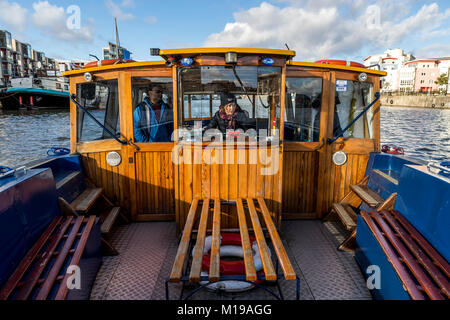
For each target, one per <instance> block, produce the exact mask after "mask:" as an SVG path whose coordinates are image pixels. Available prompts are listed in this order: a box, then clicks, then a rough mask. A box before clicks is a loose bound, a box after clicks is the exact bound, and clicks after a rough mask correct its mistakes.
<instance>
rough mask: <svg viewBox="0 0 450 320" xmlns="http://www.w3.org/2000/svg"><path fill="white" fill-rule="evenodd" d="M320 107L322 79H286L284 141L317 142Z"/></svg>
mask: <svg viewBox="0 0 450 320" xmlns="http://www.w3.org/2000/svg"><path fill="white" fill-rule="evenodd" d="M321 106H322V78H286V109H285V120H284V139H285V140H286V141H298V142H317V141H319V133H320V132H319V131H320V111H321Z"/></svg>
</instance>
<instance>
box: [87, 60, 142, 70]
mask: <svg viewBox="0 0 450 320" xmlns="http://www.w3.org/2000/svg"><path fill="white" fill-rule="evenodd" d="M128 62H135V61H134V60H131V59H105V60H99V61H92V62H89V63H87V64H85V65H84V67H85V68H91V67H101V66H108V65H111V64H118V63H128Z"/></svg>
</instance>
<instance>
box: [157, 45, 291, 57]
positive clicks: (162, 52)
mask: <svg viewBox="0 0 450 320" xmlns="http://www.w3.org/2000/svg"><path fill="white" fill-rule="evenodd" d="M226 52H236V53H242V54H258V55H278V56H287V57H289V58H292V57H294V56H295V51H293V50H281V49H262V48H233V47H218V48H186V49H164V50H160V51H159V55H160V56H163V57H167V56H171V55H191V54H192V55H193V54H208V53H209V54H215V53H226Z"/></svg>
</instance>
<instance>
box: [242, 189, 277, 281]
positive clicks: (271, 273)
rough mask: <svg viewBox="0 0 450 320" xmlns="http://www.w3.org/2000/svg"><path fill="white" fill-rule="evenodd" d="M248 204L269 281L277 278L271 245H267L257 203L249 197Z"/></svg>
mask: <svg viewBox="0 0 450 320" xmlns="http://www.w3.org/2000/svg"><path fill="white" fill-rule="evenodd" d="M247 205H248V210H249V213H250V219H251V221H252V225H253V230H254V233H255V237H256V242H257V244H258V250H259V254H260V256H261V261H262V264H263V269H264V274H265V276H266V280H269V281H274V280H277V275H276V273H275V269H274V267H273V264H272V260H271V258H270V256H269V247H268V246H267V243H266V239H265V238H264V233H263V231H262V228H261V223H260V222H259V219H258V214H257V213H256V208H255V204H254V202H253V199H252V198H247Z"/></svg>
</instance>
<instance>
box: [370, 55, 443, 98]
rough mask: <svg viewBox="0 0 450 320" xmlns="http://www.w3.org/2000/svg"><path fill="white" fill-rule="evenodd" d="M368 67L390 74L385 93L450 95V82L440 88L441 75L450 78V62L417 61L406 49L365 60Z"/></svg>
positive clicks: (436, 60)
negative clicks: (438, 93)
mask: <svg viewBox="0 0 450 320" xmlns="http://www.w3.org/2000/svg"><path fill="white" fill-rule="evenodd" d="M364 65H365V66H366V67H369V68H373V69H380V70H383V71H386V72H387V75H386V76H385V77H383V78H382V80H381V81H382V88H381V92H441V93H442V92H443V93H445V92H446V93H450V82H449V83H447V84H441V85H439V84H438V83H437V81H438V78H439V77H440V76H441V75H445V76H447V77H448V76H449V75H450V58H449V57H444V58H429V59H416V58H415V57H414V56H413V55H412V54H410V53H405V52H404V51H403V50H402V49H393V50H391V49H389V50H387V51H385V52H384V53H381V54H376V55H372V56H369V57H367V58H366V59H364Z"/></svg>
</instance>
